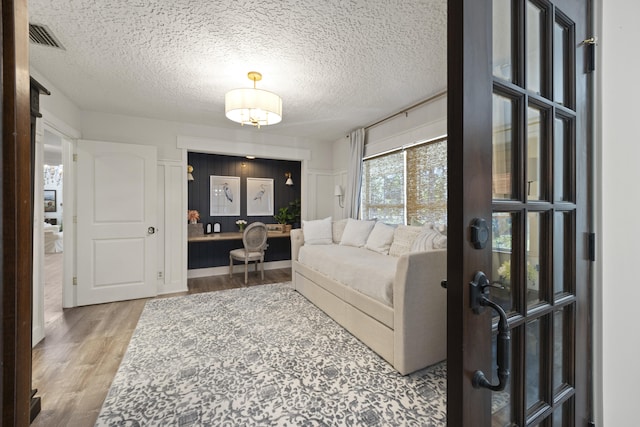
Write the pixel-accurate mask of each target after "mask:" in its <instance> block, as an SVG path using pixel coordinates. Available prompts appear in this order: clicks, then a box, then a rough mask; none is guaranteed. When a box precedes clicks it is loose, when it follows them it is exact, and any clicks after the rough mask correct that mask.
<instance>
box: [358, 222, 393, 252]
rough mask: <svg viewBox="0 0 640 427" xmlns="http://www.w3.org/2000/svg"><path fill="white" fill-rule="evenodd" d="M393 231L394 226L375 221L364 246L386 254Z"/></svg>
mask: <svg viewBox="0 0 640 427" xmlns="http://www.w3.org/2000/svg"><path fill="white" fill-rule="evenodd" d="M395 231H396V229H395V227H392V226H390V225H387V224H384V223H382V222H376V225H375V226H374V227H373V230H371V234H369V237H368V238H367V243H366V244H365V245H364V247H365V248H367V249H369V250H371V251H374V252H378V253H381V254H384V255H387V254H388V253H389V248H390V247H391V242H393V233H394V232H395Z"/></svg>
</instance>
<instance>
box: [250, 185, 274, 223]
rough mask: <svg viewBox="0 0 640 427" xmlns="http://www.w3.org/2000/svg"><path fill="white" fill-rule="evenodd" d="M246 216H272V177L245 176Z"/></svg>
mask: <svg viewBox="0 0 640 427" xmlns="http://www.w3.org/2000/svg"><path fill="white" fill-rule="evenodd" d="M247 216H273V178H247Z"/></svg>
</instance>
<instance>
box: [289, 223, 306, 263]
mask: <svg viewBox="0 0 640 427" xmlns="http://www.w3.org/2000/svg"><path fill="white" fill-rule="evenodd" d="M290 236H291V261H297V260H298V252H300V247H302V245H304V234H303V233H302V228H294V229H293V230H291V234H290Z"/></svg>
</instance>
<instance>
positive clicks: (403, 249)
mask: <svg viewBox="0 0 640 427" xmlns="http://www.w3.org/2000/svg"><path fill="white" fill-rule="evenodd" d="M421 232H422V227H412V226H410V225H399V226H398V227H396V231H395V233H394V234H393V243H391V247H390V248H389V255H391V256H400V255H403V254H406V253H407V252H410V251H411V247H412V246H413V241H414V240H415V239H416V237H418V235H419V234H420V233H421Z"/></svg>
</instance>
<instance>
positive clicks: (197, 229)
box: [187, 222, 204, 237]
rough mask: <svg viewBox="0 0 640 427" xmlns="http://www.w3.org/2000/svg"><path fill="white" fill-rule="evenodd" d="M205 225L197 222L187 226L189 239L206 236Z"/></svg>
mask: <svg viewBox="0 0 640 427" xmlns="http://www.w3.org/2000/svg"><path fill="white" fill-rule="evenodd" d="M203 225H204V224H202V223H201V222H196V223H195V224H187V227H188V228H187V236H188V237H200V236H204V227H203Z"/></svg>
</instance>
